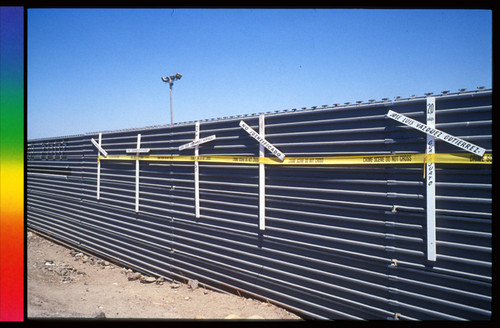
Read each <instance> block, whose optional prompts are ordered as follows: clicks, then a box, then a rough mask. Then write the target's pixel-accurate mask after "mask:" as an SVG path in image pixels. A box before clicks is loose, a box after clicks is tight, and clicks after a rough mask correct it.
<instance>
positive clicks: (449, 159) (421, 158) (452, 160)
mask: <svg viewBox="0 0 500 328" xmlns="http://www.w3.org/2000/svg"><path fill="white" fill-rule="evenodd" d="M101 160H115V161H128V160H134V161H135V160H140V161H156V162H194V161H198V162H212V163H230V164H261V163H262V164H268V165H353V164H354V165H358V164H361V165H363V164H364V165H367V164H368V165H374V164H385V165H394V164H422V163H441V164H492V163H493V154H491V153H489V154H484V155H483V156H482V157H481V156H479V155H474V154H467V153H441V154H396V155H352V156H327V157H286V158H285V160H284V161H281V160H279V159H278V158H275V157H257V156H211V155H208V156H207V155H205V156H203V155H201V156H190V155H175V156H169V155H108V156H106V157H105V156H102V155H99V156H98V158H97V161H101Z"/></svg>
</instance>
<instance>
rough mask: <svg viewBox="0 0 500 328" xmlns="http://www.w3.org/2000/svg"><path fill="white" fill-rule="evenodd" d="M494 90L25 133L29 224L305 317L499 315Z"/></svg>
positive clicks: (145, 267) (154, 270) (132, 263)
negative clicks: (494, 268)
mask: <svg viewBox="0 0 500 328" xmlns="http://www.w3.org/2000/svg"><path fill="white" fill-rule="evenodd" d="M491 96H492V91H491V90H484V89H482V90H478V91H468V92H465V91H463V90H462V91H460V92H457V93H442V94H440V95H435V96H432V95H426V96H424V97H410V98H406V99H401V98H397V99H395V100H394V101H388V100H387V99H383V100H382V101H370V102H367V103H361V102H359V103H356V104H350V103H346V104H345V105H343V106H340V105H334V106H323V108H318V107H316V106H315V107H313V108H311V109H303V110H295V109H293V110H284V111H277V112H269V113H260V114H252V115H244V116H242V115H240V116H235V117H226V118H218V119H210V120H202V121H191V122H184V123H178V124H173V125H166V126H156V127H148V128H140V129H129V130H119V131H105V132H97V133H88V134H83V135H75V136H66V137H56V138H50V139H36V140H29V141H28V145H27V182H26V184H27V188H26V190H27V218H28V224H27V225H28V227H29V228H30V229H33V230H36V231H38V232H40V233H43V234H46V235H48V236H51V237H52V238H56V239H58V240H60V241H62V242H65V243H68V244H70V245H72V246H74V247H78V248H80V249H82V250H85V251H88V252H92V253H96V254H98V255H101V256H103V257H106V258H110V259H113V260H115V261H118V262H120V263H122V264H123V265H125V266H127V267H131V268H134V269H136V270H140V271H143V272H146V273H149V274H152V275H157V276H163V277H165V278H167V279H180V277H182V278H186V279H198V280H199V281H200V283H202V284H206V285H209V286H212V287H215V288H221V289H231V290H237V291H238V292H239V293H244V294H247V295H252V296H254V297H258V298H262V299H267V300H268V301H269V302H273V303H276V304H278V305H280V306H283V307H286V308H289V309H292V310H294V311H296V312H298V313H299V314H302V315H303V316H305V317H312V318H318V319H368V320H370V319H377V320H378V319H399V320H436V319H438V320H442V319H444V320H488V319H489V318H490V317H491V297H492V296H491V294H492V289H491V280H492V275H491V263H492V256H491V241H492V239H491V237H492V230H491V219H492V214H491V213H492V211H491V207H492V195H491V184H492V182H491V164H492V127H491V115H492V97H491Z"/></svg>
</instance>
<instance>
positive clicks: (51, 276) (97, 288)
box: [26, 231, 302, 320]
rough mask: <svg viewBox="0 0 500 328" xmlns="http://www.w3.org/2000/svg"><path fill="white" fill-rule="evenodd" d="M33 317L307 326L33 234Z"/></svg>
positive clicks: (252, 303)
mask: <svg viewBox="0 0 500 328" xmlns="http://www.w3.org/2000/svg"><path fill="white" fill-rule="evenodd" d="M27 257H28V258H27V268H26V270H27V301H26V303H27V316H28V318H27V319H28V320H30V319H31V320H33V319H49V318H50V319H55V318H57V319H61V318H72V319H73V318H98V319H103V320H105V319H118V318H119V319H187V320H203V319H212V320H213V319H215V320H219V319H221V320H222V319H250V320H266V319H271V320H302V319H301V318H300V317H299V316H297V315H295V314H293V313H291V312H288V311H286V310H285V309H283V308H280V307H277V306H275V305H272V304H270V303H268V302H263V301H260V300H255V299H251V298H245V297H240V296H238V295H234V294H228V293H223V292H218V291H215V290H211V289H208V288H207V287H205V286H201V285H198V283H197V281H196V280H193V281H188V282H187V283H183V282H179V281H167V280H162V279H161V278H160V279H155V278H154V277H145V276H143V275H141V274H140V273H137V272H133V271H132V270H130V269H129V270H127V269H126V268H123V267H120V266H117V265H115V264H113V263H109V262H107V261H104V260H102V259H99V258H97V257H95V256H91V255H88V254H84V253H81V252H79V251H77V250H73V249H70V248H67V247H65V246H62V245H60V244H57V243H54V242H52V241H51V240H49V239H46V238H44V237H42V236H40V235H37V234H36V233H35V232H32V231H29V232H28V233H27Z"/></svg>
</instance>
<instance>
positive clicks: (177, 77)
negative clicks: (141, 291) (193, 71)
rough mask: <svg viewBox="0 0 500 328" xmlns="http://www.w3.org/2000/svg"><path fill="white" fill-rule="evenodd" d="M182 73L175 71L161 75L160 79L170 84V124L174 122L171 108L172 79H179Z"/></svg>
mask: <svg viewBox="0 0 500 328" xmlns="http://www.w3.org/2000/svg"><path fill="white" fill-rule="evenodd" d="M181 77H182V74H180V73H176V74H175V75H170V76H165V77H162V78H161V80H162V81H163V82H165V83H168V84H169V85H170V124H174V113H173V110H172V87H173V86H174V81H176V80H180V79H181Z"/></svg>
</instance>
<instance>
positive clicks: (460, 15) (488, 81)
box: [27, 8, 492, 139]
mask: <svg viewBox="0 0 500 328" xmlns="http://www.w3.org/2000/svg"><path fill="white" fill-rule="evenodd" d="M27 12H28V15H27V56H28V58H27V70H28V71H27V73H28V74H27V76H28V79H27V91H28V96H27V100H28V103H27V115H28V116H27V122H28V126H27V137H28V139H35V138H43V137H58V136H66V135H74V134H80V133H87V132H96V131H107V130H116V129H127V128H139V127H146V126H153V125H163V124H169V123H170V103H169V99H170V98H169V88H168V84H166V83H164V82H162V81H161V77H162V76H168V75H173V74H175V73H177V72H179V73H181V74H182V75H183V77H182V79H181V80H180V81H177V82H175V84H174V87H173V111H174V122H185V121H195V120H203V119H207V118H217V117H224V116H230V115H238V114H251V113H258V112H267V111H274V110H283V109H291V108H299V109H300V108H302V107H308V108H309V107H311V106H322V105H332V104H335V103H341V104H343V103H344V102H348V101H350V102H354V101H357V100H362V101H367V100H368V99H378V100H380V99H381V98H385V97H387V98H391V99H393V97H395V96H402V97H408V96H409V95H410V94H416V95H423V94H424V93H425V92H434V93H440V92H441V91H443V90H451V91H457V89H459V88H467V89H468V90H476V87H478V86H485V87H487V88H491V87H492V12H491V11H490V10H472V9H469V10H450V9H444V10H416V9H410V10H394V9H390V10H382V9H378V10H376V9H180V8H175V9H46V8H43V9H34V8H32V9H28V10H27Z"/></svg>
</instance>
